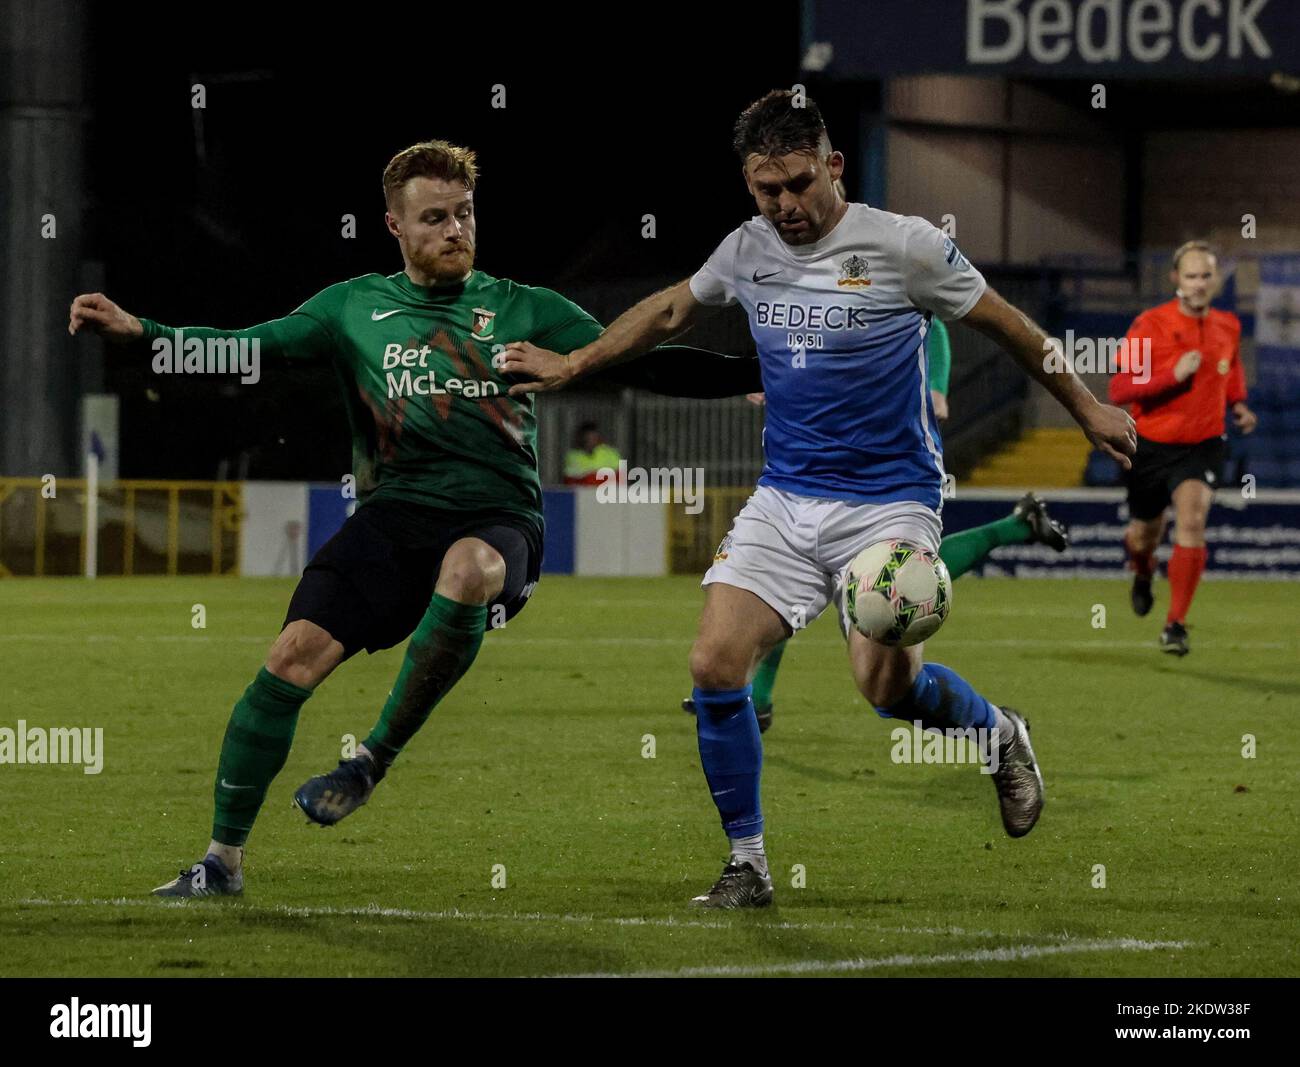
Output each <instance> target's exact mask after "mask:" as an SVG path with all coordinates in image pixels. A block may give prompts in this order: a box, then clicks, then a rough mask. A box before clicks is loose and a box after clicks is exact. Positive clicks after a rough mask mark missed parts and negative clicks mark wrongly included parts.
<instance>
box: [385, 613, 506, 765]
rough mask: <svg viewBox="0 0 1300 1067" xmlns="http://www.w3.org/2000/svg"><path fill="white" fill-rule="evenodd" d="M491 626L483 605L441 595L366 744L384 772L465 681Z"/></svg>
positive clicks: (419, 631)
mask: <svg viewBox="0 0 1300 1067" xmlns="http://www.w3.org/2000/svg"><path fill="white" fill-rule="evenodd" d="M486 625H487V608H486V607H485V606H483V605H482V604H460V603H457V602H456V601H455V600H448V599H447V598H446V597H445V596H441V595H440V594H438V593H434V594H433V600H431V601H430V602H429V610H428V611H426V612H425V613H424V618H423V619H421V620H420V625H419V626H417V627H416V628H415V633H413V634H412V635H411V643H410V644H409V645H407V646H406V658H405V659H404V660H402V669H401V670H400V671H398V673H397V681H396V682H394V683H393V691H392V692H391V693H389V694H388V700H387V701H386V702H385V703H384V710H383V711H382V712H380V713H379V722H377V723H376V724H375V728H374V729H373V730H371V731H370V736H369V737H367V738H366V739H365V741H363V742H362V744H364V745H365V746H366V748H367V749H368V750H369V751H370V752H371V754H373V755H374V757H375V758H376V759H377V760H379V762H380V763H382V764H383V765H384V766H385V767H387V766H389V765H390V764H391V763H392V762H393V760H395V759H396V758H397V754H398V753H399V752H401V751H402V748H403V747H404V746H405V745H406V743H407V742H408V741H410V740H411V738H412V737H414V736H415V732H416V731H417V730H419V728H420V727H421V726H423V725H424V721H425V720H426V719H427V718H428V717H429V713H430V712H431V711H433V708H434V705H435V704H437V703H438V701H440V700H441V699H442V698H443V697H444V696H446V695H447V693H449V692H450V691H451V687H452V686H454V685H455V684H456V683H457V682H458V681H460V677H461V675H463V674H464V673H465V672H466V671H467V670H469V665H470V664H471V663H473V662H474V657H475V656H477V655H478V650H479V646H480V645H481V644H482V643H483V629H484V627H485V626H486Z"/></svg>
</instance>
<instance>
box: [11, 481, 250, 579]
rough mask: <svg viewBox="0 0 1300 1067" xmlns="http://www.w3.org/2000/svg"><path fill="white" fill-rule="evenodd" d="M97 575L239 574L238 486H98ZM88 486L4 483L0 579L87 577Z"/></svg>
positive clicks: (125, 483) (241, 502) (240, 506)
mask: <svg viewBox="0 0 1300 1067" xmlns="http://www.w3.org/2000/svg"><path fill="white" fill-rule="evenodd" d="M97 495H98V522H97V524H96V525H97V538H96V540H97V544H98V548H97V551H96V553H95V558H96V564H97V570H98V573H100V574H123V575H130V574H164V575H170V576H174V575H177V574H238V573H239V571H240V563H241V560H240V536H239V530H240V523H241V521H242V518H243V510H244V506H243V505H244V494H243V487H242V486H241V485H240V483H239V482H198V481H161V480H152V479H124V480H121V481H114V482H101V483H100V484H99V491H98V494H97ZM85 563H86V480H85V479H84V478H0V577H11V576H14V575H35V576H42V575H65V574H82V573H84V571H85Z"/></svg>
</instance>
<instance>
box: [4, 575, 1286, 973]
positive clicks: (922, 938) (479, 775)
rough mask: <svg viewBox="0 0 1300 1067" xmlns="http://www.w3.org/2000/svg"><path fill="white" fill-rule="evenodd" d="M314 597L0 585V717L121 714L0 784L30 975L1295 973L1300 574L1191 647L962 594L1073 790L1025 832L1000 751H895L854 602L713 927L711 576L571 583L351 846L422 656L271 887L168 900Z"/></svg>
mask: <svg viewBox="0 0 1300 1067" xmlns="http://www.w3.org/2000/svg"><path fill="white" fill-rule="evenodd" d="M291 588H292V583H291V582H288V581H279V580H252V579H245V580H226V579H184V580H164V579H124V580H123V579H116V580H115V579H108V580H100V581H97V582H93V583H88V582H84V581H80V580H71V579H66V580H14V581H7V582H0V657H2V660H3V663H4V670H3V672H2V673H0V694H3V711H2V712H0V727H9V728H15V727H16V726H17V721H18V720H19V719H25V720H26V721H27V723H28V724H29V726H39V727H53V726H90V727H96V726H100V727H103V729H104V768H103V771H102V773H100V774H99V775H87V774H84V773H83V771H82V768H80V767H76V766H13V765H0V843H2V845H0V945H3V950H2V951H0V973H2V974H4V975H9V976H13V975H20V976H22V975H57V976H95V975H471V974H476V975H567V974H587V973H599V974H644V973H664V974H701V975H713V974H754V975H765V974H882V975H939V974H945V975H1062V974H1071V975H1089V976H1099V975H1160V976H1164V975H1168V976H1184V975H1295V974H1300V920H1298V919H1297V916H1298V915H1300V908H1298V907H1297V903H1298V899H1297V898H1298V893H1297V886H1298V885H1300V834H1297V830H1296V828H1297V826H1300V810H1298V809H1300V730H1298V729H1297V725H1298V724H1297V708H1298V706H1300V677H1298V675H1297V671H1296V666H1297V663H1300V628H1298V627H1297V625H1296V621H1297V609H1296V606H1295V605H1296V595H1297V587H1296V586H1294V585H1290V586H1288V585H1285V584H1264V583H1244V582H1243V583H1228V582H1207V583H1205V584H1203V585H1202V587H1201V590H1200V593H1199V595H1198V598H1197V602H1196V604H1195V607H1194V610H1193V613H1192V622H1193V624H1194V628H1193V630H1192V641H1193V651H1192V654H1191V655H1190V656H1188V657H1187V658H1186V659H1184V660H1175V659H1173V658H1172V657H1167V656H1163V655H1162V654H1161V653H1160V652H1159V651H1157V649H1156V647H1155V638H1156V635H1157V634H1158V632H1159V628H1160V613H1161V611H1162V610H1163V608H1162V606H1161V604H1160V602H1159V601H1158V602H1157V607H1156V611H1155V612H1154V613H1153V615H1152V616H1151V617H1149V618H1148V619H1146V620H1137V619H1135V618H1133V616H1132V614H1131V612H1130V611H1129V608H1128V605H1127V586H1126V585H1125V584H1123V583H1121V582H1117V581H1116V582H1082V581H1077V582H1076V581H1064V580H1061V581H1022V582H1014V581H996V580H990V581H983V582H981V581H979V580H977V579H970V578H968V579H966V580H964V581H962V582H960V583H958V585H957V587H956V596H955V605H954V611H953V614H952V616H951V617H950V618H949V620H948V622H947V623H946V625H945V627H944V629H943V631H942V632H941V634H940V635H939V636H938V637H937V638H936V639H935V640H934V641H932V642H931V644H930V646H929V655H930V657H931V658H932V659H934V660H936V661H938V662H941V663H946V664H948V665H950V666H952V667H954V668H955V669H957V670H959V671H961V672H962V673H963V674H965V675H966V677H967V678H969V679H970V680H971V681H972V682H973V683H974V684H975V685H976V686H977V687H978V688H980V689H981V690H982V691H983V692H984V693H985V694H986V695H988V696H989V697H990V698H992V699H994V700H997V701H999V702H1002V703H1007V704H1011V705H1013V706H1016V707H1019V708H1021V709H1022V710H1023V711H1024V712H1025V713H1026V714H1027V715H1028V717H1029V719H1030V721H1031V723H1032V725H1033V729H1034V739H1035V744H1036V748H1037V752H1038V755H1039V759H1040V761H1041V764H1042V766H1043V769H1044V773H1045V775H1046V780H1047V789H1048V793H1047V796H1048V803H1047V808H1046V810H1045V812H1044V815H1043V818H1042V821H1041V822H1040V823H1039V825H1038V827H1037V828H1036V829H1035V830H1034V832H1033V833H1032V834H1031V835H1030V836H1029V837H1027V838H1025V839H1023V840H1021V841H1012V840H1010V839H1008V838H1007V837H1006V836H1005V835H1004V834H1003V832H1002V830H1001V826H1000V823H999V821H998V816H997V807H996V802H995V797H994V791H993V787H992V785H991V783H990V782H989V781H988V780H987V778H986V776H984V775H982V774H980V773H978V771H977V770H976V768H975V767H973V766H969V765H966V766H933V765H900V764H895V763H892V762H891V760H890V750H891V740H890V736H889V733H890V724H888V723H886V722H885V721H884V720H881V719H878V718H877V717H876V715H875V714H874V713H873V712H872V711H871V710H870V709H869V708H867V706H866V705H865V703H864V702H863V701H862V700H861V699H860V698H859V697H858V696H857V694H856V692H855V691H854V689H853V686H852V682H851V680H850V678H849V675H848V671H847V667H846V664H845V657H844V651H843V647H842V644H841V642H840V639H839V636H838V633H837V632H836V628H835V624H834V621H833V619H831V618H830V617H829V616H824V617H823V618H822V619H821V620H819V621H818V622H817V623H816V624H815V625H814V626H812V627H811V628H810V629H809V630H808V631H807V632H806V633H802V634H800V635H799V636H798V637H797V638H796V640H795V641H794V642H793V644H792V645H791V647H790V650H789V651H788V652H787V654H786V659H785V663H784V665H783V670H782V676H781V679H780V681H779V683H778V687H777V691H776V722H775V725H774V727H773V729H772V730H771V731H770V732H769V733H768V734H767V735H766V737H765V739H764V743H765V759H766V764H765V768H764V780H763V789H764V799H765V812H766V815H767V820H768V849H769V854H770V856H771V860H772V864H773V872H774V876H775V879H776V894H777V896H776V906H775V907H773V908H770V909H766V910H763V911H759V912H751V913H744V914H699V913H695V912H693V911H691V910H690V909H688V908H687V906H686V901H687V900H688V898H689V897H690V896H692V895H693V894H695V893H697V892H700V891H701V890H703V889H705V888H706V887H707V886H708V885H709V884H710V883H711V882H712V880H713V879H714V878H715V877H716V875H717V873H718V871H719V870H720V868H721V863H722V860H723V859H724V858H725V844H724V839H723V837H722V834H721V830H720V828H719V827H718V823H717V817H716V814H715V812H714V809H713V806H712V804H711V802H710V800H709V796H708V792H707V790H706V789H705V787H704V784H703V777H702V774H701V772H700V768H699V763H698V756H697V753H696V749H695V730H694V725H693V722H692V720H691V719H690V718H689V717H688V716H686V715H684V714H683V713H682V712H681V711H680V710H679V708H678V705H679V701H680V700H681V698H682V697H683V696H684V695H686V693H687V691H688V688H689V680H688V677H687V674H686V654H687V650H688V648H689V644H690V640H691V637H692V635H693V632H694V627H695V621H696V617H697V614H698V611H699V606H700V601H701V596H700V593H699V590H698V589H697V587H696V582H695V581H694V580H693V579H688V578H666V579H646V580H641V579H609V580H602V579H577V578H555V577H548V578H546V579H544V580H543V581H542V583H541V585H540V587H539V589H538V592H537V594H536V596H535V597H534V600H533V602H532V604H531V605H530V607H529V608H528V610H527V611H525V612H524V613H523V614H522V615H520V616H519V617H518V618H517V619H515V620H513V621H512V622H511V623H510V624H509V625H508V626H507V627H506V628H505V629H504V630H503V631H501V632H498V633H494V634H491V635H489V637H488V638H487V640H486V642H485V644H484V648H483V651H482V653H481V655H480V656H479V659H478V662H477V663H476V664H475V666H474V668H473V669H472V670H471V672H470V674H469V675H468V676H467V677H466V679H465V680H464V681H462V683H461V684H460V686H459V687H458V688H457V689H456V690H455V691H454V692H453V693H452V695H451V696H450V698H449V699H448V700H447V701H446V702H444V704H443V705H442V706H441V707H439V708H438V709H437V710H436V711H435V712H434V714H433V716H432V717H431V718H430V720H429V723H428V724H427V725H426V727H425V729H424V730H423V731H422V733H421V734H420V735H419V736H418V737H417V738H416V739H415V741H414V742H413V743H412V745H411V747H410V748H409V749H408V751H407V752H406V753H405V754H404V756H403V757H402V759H401V760H400V761H399V763H398V764H397V766H396V767H395V768H394V771H393V773H392V774H391V775H390V776H389V778H388V779H387V780H386V781H385V782H384V783H383V785H381V786H380V788H379V789H378V791H377V792H376V794H375V797H374V799H373V800H372V801H371V802H370V804H369V805H368V806H366V807H365V808H363V809H361V810H360V811H359V812H357V813H356V814H355V815H353V816H352V817H351V818H349V819H348V820H347V821H346V822H344V823H343V824H341V825H340V826H338V827H336V828H333V829H330V830H324V829H320V828H317V827H313V826H308V825H307V824H306V822H305V820H304V819H303V817H302V816H301V815H299V814H298V813H297V812H295V811H293V810H291V808H290V800H289V798H290V794H291V793H292V791H293V789H294V788H295V787H296V786H297V785H299V784H300V783H301V782H302V781H303V780H305V779H306V778H307V777H309V776H310V775H312V774H315V773H318V772H320V771H323V770H326V769H328V768H330V767H332V766H333V765H334V762H335V761H336V760H337V759H338V756H339V749H340V743H341V738H342V736H343V735H344V734H345V733H353V734H355V735H357V736H364V734H365V732H366V730H367V729H368V727H369V726H370V725H371V723H372V722H373V720H374V719H375V717H376V714H377V711H378V708H379V706H380V704H381V703H382V701H383V699H384V697H385V695H386V694H387V691H388V687H389V684H390V682H391V681H392V679H393V677H394V676H395V673H396V670H397V667H398V664H399V662H400V654H401V650H400V649H395V650H390V651H389V652H387V653H383V654H380V655H377V656H369V657H368V656H365V655H362V656H360V657H358V658H357V659H355V660H353V661H352V662H350V663H347V664H345V665H344V666H343V667H342V668H340V670H339V671H338V672H336V674H335V675H334V676H333V677H332V678H331V679H329V680H328V681H327V682H326V683H325V684H324V685H323V686H322V687H321V688H320V690H319V691H318V692H317V693H316V695H314V696H313V697H312V699H311V700H310V702H309V703H308V704H307V705H306V706H305V708H304V709H303V714H302V718H301V719H300V722H299V726H298V734H297V739H296V742H295V746H294V749H293V753H292V755H291V756H290V758H289V763H288V766H287V767H286V769H285V770H284V772H283V773H282V774H281V776H280V777H279V778H278V779H277V780H276V782H275V784H274V786H273V787H272V791H271V794H270V797H269V799H268V803H267V807H266V808H265V809H264V811H263V813H262V816H261V819H260V821H259V823H258V826H257V829H256V830H255V832H254V834H253V837H252V840H251V841H250V848H249V853H248V860H247V864H246V872H247V888H246V891H245V895H244V897H243V898H242V899H241V900H239V901H196V902H190V903H181V904H171V905H168V904H165V903H163V902H161V901H158V900H156V899H151V898H150V897H149V895H148V891H149V890H150V889H151V888H152V887H153V886H155V885H157V884H159V883H160V882H162V881H165V880H166V879H168V878H170V877H172V876H174V875H175V873H176V871H177V870H178V869H179V868H180V867H181V866H182V865H183V864H186V865H187V864H189V863H190V862H192V861H194V860H196V859H197V858H199V856H200V853H201V850H202V848H203V846H204V845H205V844H206V843H207V839H208V830H209V823H210V818H211V791H212V776H213V773H214V770H215V766H216V757H217V751H218V748H219V745H220V742H221V735H222V731H223V729H224V727H225V723H226V718H227V715H228V713H229V710H230V707H231V705H232V704H233V702H234V701H235V699H236V698H237V697H238V695H239V693H240V692H241V691H242V690H243V688H244V686H245V685H247V683H248V682H249V681H250V680H251V678H252V676H253V674H254V673H255V672H256V670H257V668H258V666H259V665H260V664H261V662H262V659H263V657H264V654H265V650H266V647H267V646H268V645H269V643H270V641H271V639H272V638H273V637H274V635H275V633H276V631H277V629H278V627H279V624H280V621H281V619H282V617H283V612H284V608H285V605H286V603H287V601H288V597H289V593H290V590H291ZM1158 591H1159V592H1160V593H1161V594H1164V593H1166V592H1167V590H1166V589H1165V587H1163V586H1159V587H1158ZM195 604H202V605H204V608H205V609H206V616H207V618H206V622H207V626H206V629H203V630H195V629H193V628H192V627H191V617H192V615H191V609H192V607H193V605H195ZM1095 604H1101V605H1104V606H1105V607H1106V609H1107V612H1108V618H1107V620H1106V622H1107V625H1106V626H1105V628H1102V629H1098V628H1094V626H1093V619H1094V611H1093V605H1095ZM647 734H650V735H653V738H654V749H655V756H654V758H652V759H651V758H645V757H644V755H643V752H644V751H645V749H646V746H647V744H648V742H647V741H646V740H643V739H644V738H645V735H647ZM1246 734H1250V735H1253V737H1254V738H1255V743H1256V746H1257V747H1256V755H1255V758H1243V754H1242V750H1243V735H1246ZM497 865H501V866H503V867H504V871H505V887H504V888H498V887H494V885H493V872H494V868H495V869H496V870H497V872H498V881H499V873H500V867H498V866H497ZM796 865H801V869H802V871H803V872H804V875H803V877H804V879H805V881H806V884H805V885H804V886H803V887H802V888H794V887H792V881H795V880H796V876H795V874H793V873H792V872H793V871H794V869H795V868H796ZM1099 865H1100V866H1104V868H1105V886H1104V888H1097V887H1095V885H1094V883H1095V882H1096V881H1097V880H1098V873H1097V872H1098V866H1099Z"/></svg>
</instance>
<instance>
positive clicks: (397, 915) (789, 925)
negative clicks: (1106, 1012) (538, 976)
mask: <svg viewBox="0 0 1300 1067" xmlns="http://www.w3.org/2000/svg"><path fill="white" fill-rule="evenodd" d="M18 904H19V905H21V906H25V907H51V908H60V907H79V908H85V907H114V908H154V909H157V908H172V909H174V908H187V907H190V906H191V902H190V901H186V900H136V899H134V898H132V897H114V898H110V899H103V898H95V899H91V900H79V899H72V900H45V899H29V900H20V901H18ZM199 906H200V907H202V906H203V904H202V903H200V904H199ZM219 906H220V908H221V914H225V913H226V912H228V911H233V912H236V913H239V914H245V915H265V914H275V915H286V916H290V917H293V918H303V919H313V918H335V919H337V918H361V919H416V920H421V921H428V922H441V921H447V920H461V921H468V922H554V923H575V924H578V925H591V924H594V923H605V924H608V925H613V926H663V927H674V928H680V927H689V928H701V929H711V930H736V929H746V930H749V929H763V930H870V931H875V930H877V929H878V928H877V927H862V926H855V925H854V924H852V923H836V922H828V923H820V922H777V923H749V922H744V925H743V926H740V925H737V924H736V923H731V922H722V921H710V920H705V919H676V918H673V917H672V916H669V917H667V918H662V919H656V918H647V917H645V916H636V915H634V916H628V917H621V916H602V915H567V914H566V915H561V914H551V913H547V912H540V911H539V912H500V913H493V912H475V911H461V910H460V909H459V908H451V909H449V910H446V911H416V910H412V909H409V908H386V907H381V906H379V905H378V904H369V905H366V906H365V907H359V908H335V907H329V906H318V907H305V906H299V905H293V904H273V905H271V906H269V907H256V906H252V905H247V904H237V903H232V902H225V901H223V902H221V903H220V904H219ZM742 922H743V920H742ZM975 936H978V935H975ZM989 936H994V935H991V934H990V935H989Z"/></svg>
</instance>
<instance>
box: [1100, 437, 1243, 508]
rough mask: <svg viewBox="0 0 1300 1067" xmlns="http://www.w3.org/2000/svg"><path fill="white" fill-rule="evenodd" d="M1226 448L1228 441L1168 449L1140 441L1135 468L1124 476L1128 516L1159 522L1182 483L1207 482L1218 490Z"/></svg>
mask: <svg viewBox="0 0 1300 1067" xmlns="http://www.w3.org/2000/svg"><path fill="white" fill-rule="evenodd" d="M1227 447H1228V446H1227V438H1226V437H1211V438H1209V439H1207V440H1205V441H1201V442H1199V443H1197V444H1194V445H1167V444H1161V443H1160V442H1159V441H1149V440H1147V439H1146V438H1145V437H1139V438H1138V439H1137V454H1136V455H1135V456H1134V457H1133V468H1132V469H1131V470H1129V471H1127V472H1125V475H1124V480H1125V482H1126V484H1127V485H1128V513H1129V516H1130V517H1131V518H1134V519H1141V520H1142V521H1144V522H1146V521H1150V520H1151V519H1158V518H1159V517H1160V516H1161V515H1163V514H1164V511H1165V508H1167V507H1168V506H1169V504H1170V501H1172V500H1173V496H1174V490H1175V489H1177V488H1178V486H1180V485H1181V484H1182V483H1183V482H1187V481H1193V482H1204V483H1205V484H1206V485H1208V486H1209V487H1210V488H1211V489H1218V488H1219V482H1220V481H1222V479H1223V461H1224V457H1225V456H1226V454H1227Z"/></svg>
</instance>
